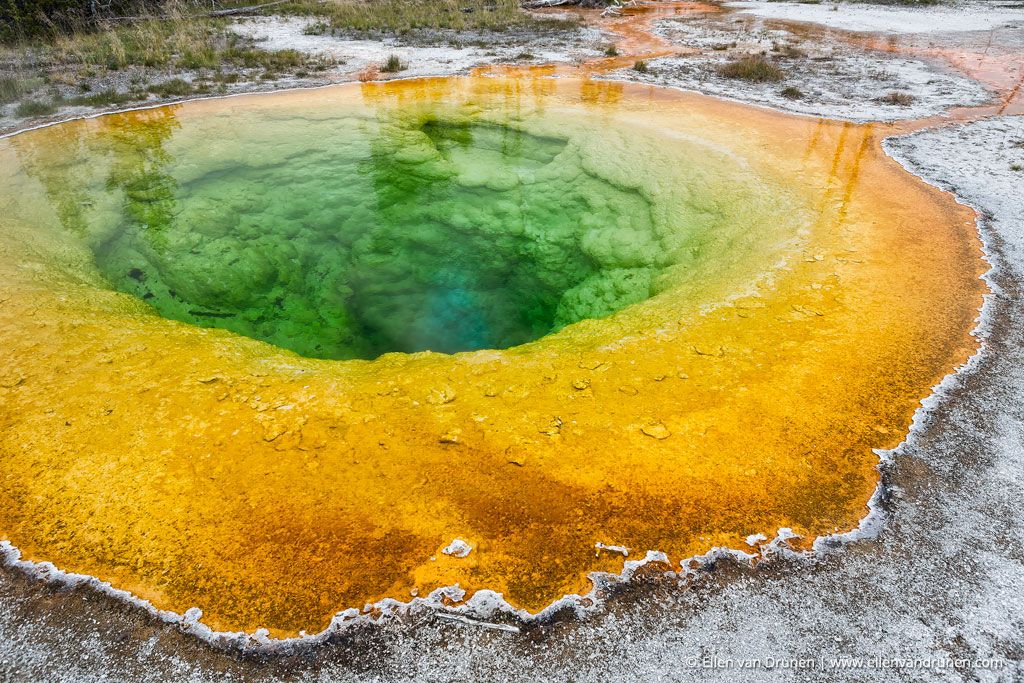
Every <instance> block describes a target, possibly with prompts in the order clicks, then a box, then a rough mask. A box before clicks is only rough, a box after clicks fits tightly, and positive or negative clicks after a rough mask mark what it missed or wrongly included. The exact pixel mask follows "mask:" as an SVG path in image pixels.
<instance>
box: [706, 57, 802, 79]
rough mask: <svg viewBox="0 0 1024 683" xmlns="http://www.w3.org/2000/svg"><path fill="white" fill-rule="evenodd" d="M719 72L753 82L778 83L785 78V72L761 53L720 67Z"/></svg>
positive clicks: (727, 76) (729, 76)
mask: <svg viewBox="0 0 1024 683" xmlns="http://www.w3.org/2000/svg"><path fill="white" fill-rule="evenodd" d="M718 73H719V74H720V75H722V76H725V77H726V78H739V79H742V80H744V81H750V82H752V83H777V82H778V81H781V80H782V79H783V78H785V75H786V74H785V73H784V72H783V71H782V69H780V68H779V67H777V66H776V65H775V64H772V63H771V62H769V61H768V60H767V59H765V58H764V57H762V56H761V55H748V56H746V57H742V58H740V59H737V60H735V61H732V62H727V63H725V64H723V65H722V66H720V67H719V68H718Z"/></svg>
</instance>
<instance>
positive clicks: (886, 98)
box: [878, 90, 917, 107]
mask: <svg viewBox="0 0 1024 683" xmlns="http://www.w3.org/2000/svg"><path fill="white" fill-rule="evenodd" d="M916 99H917V98H915V97H914V96H913V95H911V94H910V93H908V92H901V91H899V90H893V91H892V92H891V93H889V94H887V95H883V96H882V97H879V98H878V101H879V102H881V103H882V104H894V105H897V106H900V107H909V106H910V105H912V104H913V103H914V101H915V100H916Z"/></svg>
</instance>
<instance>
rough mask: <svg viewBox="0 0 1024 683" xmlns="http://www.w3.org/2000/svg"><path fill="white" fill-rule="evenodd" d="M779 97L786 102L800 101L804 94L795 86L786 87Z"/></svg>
mask: <svg viewBox="0 0 1024 683" xmlns="http://www.w3.org/2000/svg"><path fill="white" fill-rule="evenodd" d="M781 95H782V96H783V97H785V98H786V99H787V100H800V99H803V96H804V92H803V91H802V90H801V89H800V88H797V87H795V86H792V85H790V86H786V87H785V88H783V89H782V93H781Z"/></svg>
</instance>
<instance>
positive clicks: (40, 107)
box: [14, 100, 57, 118]
mask: <svg viewBox="0 0 1024 683" xmlns="http://www.w3.org/2000/svg"><path fill="white" fill-rule="evenodd" d="M55 111H57V104H56V103H55V102H53V101H46V102H40V101H39V100H25V101H24V102H22V103H21V104H19V105H18V108H17V109H15V110H14V113H15V114H16V115H17V116H21V117H23V118H29V117H36V116H48V115H50V114H52V113H53V112H55Z"/></svg>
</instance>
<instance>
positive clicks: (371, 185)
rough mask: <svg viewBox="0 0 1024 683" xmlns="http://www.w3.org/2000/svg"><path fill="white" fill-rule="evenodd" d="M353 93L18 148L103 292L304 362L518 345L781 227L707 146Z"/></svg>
mask: <svg viewBox="0 0 1024 683" xmlns="http://www.w3.org/2000/svg"><path fill="white" fill-rule="evenodd" d="M339 92H341V94H342V95H344V98H341V96H340V95H339V98H338V99H332V97H331V96H330V95H328V94H316V95H312V94H311V95H309V96H302V97H298V96H297V97H295V98H294V104H292V103H291V102H288V103H286V104H287V106H283V105H281V104H274V103H280V102H281V101H280V100H268V102H269V103H271V104H268V105H267V106H261V101H260V100H259V98H251V99H249V100H248V101H246V102H245V103H244V104H238V105H236V104H234V103H233V102H232V101H230V100H229V101H225V103H223V104H219V105H217V106H216V107H215V108H214V107H212V105H211V108H210V110H204V109H202V108H201V107H195V109H191V108H189V107H186V108H183V109H180V110H179V109H178V108H173V107H172V108H162V109H154V110H148V111H139V112H133V113H129V114H124V115H116V116H111V117H103V118H100V119H97V120H95V121H89V122H79V123H78V124H73V125H67V126H61V127H59V128H57V129H54V130H53V131H52V132H51V133H48V134H46V135H37V136H23V137H21V138H16V139H15V144H16V147H17V149H18V153H19V155H20V156H21V158H22V162H23V165H24V167H25V169H26V172H27V174H28V176H30V177H31V180H28V179H26V180H25V181H24V182H26V183H29V184H31V183H37V184H39V185H41V186H42V187H43V188H44V189H45V192H46V194H47V197H48V201H47V205H49V206H51V207H53V209H54V211H55V213H56V218H57V219H58V221H59V223H60V225H61V230H62V231H63V232H64V233H65V234H67V233H69V232H70V233H72V235H71V236H72V237H73V239H72V240H70V241H69V240H68V239H67V238H66V237H65V238H60V239H59V240H56V241H57V242H64V243H67V244H68V245H78V244H80V245H82V246H84V247H85V248H86V249H87V250H88V253H89V258H90V259H91V260H92V262H93V264H92V267H93V268H95V270H96V272H97V273H98V276H99V277H101V278H102V279H103V280H105V282H106V284H107V285H108V286H109V287H110V288H112V289H114V290H116V291H119V292H122V293H125V294H129V295H131V296H132V297H134V298H135V299H137V300H140V301H143V302H145V303H146V304H147V305H148V306H149V307H150V310H152V311H153V312H155V313H157V314H159V315H160V316H162V317H164V318H169V319H172V320H177V321H181V322H185V323H189V324H192V325H197V326H202V327H212V328H223V329H226V330H230V331H232V332H235V333H237V334H241V335H245V336H247V337H250V338H254V339H258V340H262V341H265V342H269V343H270V344H273V345H275V346H277V347H280V348H283V349H288V350H290V351H294V352H295V353H298V354H300V355H302V356H307V357H311V358H322V359H372V358H376V357H378V356H380V355H382V354H385V353H389V352H417V351H425V350H429V351H437V352H444V353H455V352H460V351H469V350H475V349H487V348H490V349H502V348H508V347H513V346H517V345H521V344H524V343H527V342H530V341H532V340H536V339H539V338H541V337H544V336H545V335H548V334H551V333H553V332H556V331H559V330H561V329H563V328H565V327H567V326H571V325H573V324H574V323H577V322H579V321H582V320H587V319H598V318H604V317H607V316H609V315H612V314H614V313H616V312H618V311H620V310H622V309H624V308H626V307H629V306H631V305H633V304H637V303H639V302H643V301H645V300H648V299H650V298H651V297H655V296H657V295H659V293H662V292H665V291H666V290H668V289H673V290H674V291H677V292H682V291H683V290H684V289H685V287H682V286H683V285H685V284H686V283H689V284H690V285H691V290H693V291H696V290H702V291H703V290H705V289H707V288H708V287H709V286H711V285H712V284H713V283H715V282H716V281H718V280H720V279H721V280H722V281H723V282H724V277H725V275H724V274H725V273H728V272H729V269H730V268H732V269H733V270H734V271H735V272H737V273H747V272H750V266H749V264H747V265H744V263H743V260H744V259H745V258H747V257H748V256H750V255H751V254H756V255H757V258H758V259H761V260H766V259H768V258H770V257H771V253H772V251H773V250H774V249H777V248H778V245H777V244H775V243H774V242H773V241H772V240H771V234H772V231H773V230H778V231H779V232H783V231H785V230H787V229H788V228H787V223H788V219H787V218H785V217H783V216H782V215H781V214H780V212H779V211H778V209H777V207H776V206H775V204H776V200H775V198H774V197H773V196H772V188H771V187H768V186H766V185H763V184H762V183H760V182H753V181H752V180H751V179H750V178H749V177H746V176H744V173H746V172H745V171H744V170H743V169H742V168H741V167H740V166H739V165H738V164H737V163H736V161H735V160H734V159H731V158H729V157H728V156H727V155H724V154H720V153H718V152H717V151H715V150H714V149H711V148H709V147H706V146H703V145H702V144H699V143H698V142H694V141H691V140H685V139H675V140H669V139H661V138H659V137H658V135H657V134H651V133H650V132H643V131H641V130H639V129H638V130H636V131H633V130H629V129H624V128H623V127H621V126H616V125H613V124H612V123H610V122H607V121H602V120H601V119H600V117H598V116H596V115H595V116H594V117H593V118H592V119H591V118H589V117H588V115H586V114H585V115H583V116H582V117H581V115H580V113H579V112H578V111H573V112H570V113H569V114H563V113H559V112H556V111H547V110H545V109H544V108H543V107H542V106H536V103H535V102H531V106H532V107H533V108H532V109H530V110H529V111H524V108H523V107H522V106H520V105H521V104H522V102H523V100H520V99H516V100H514V101H513V102H512V104H515V105H516V106H509V101H508V100H502V99H500V98H493V99H492V100H488V102H487V106H486V107H484V106H482V105H481V104H480V103H479V102H478V101H474V100H473V99H472V98H467V99H466V101H463V102H459V103H456V104H451V103H445V102H444V101H443V100H439V101H430V100H420V101H418V102H416V104H415V106H405V105H403V104H402V103H395V102H384V103H381V102H366V101H363V102H360V101H358V98H356V99H355V100H353V98H352V97H351V94H350V93H345V92H344V91H339ZM539 102H540V103H541V104H543V102H544V100H543V98H541V99H540V100H539ZM517 107H518V108H517ZM747 176H749V173H747ZM15 181H16V182H23V181H20V180H17V179H15ZM14 201H17V200H14ZM34 210H35V208H34V206H33V207H28V208H26V209H25V211H34ZM12 211H14V212H17V211H21V209H17V208H14V209H12ZM765 216H775V217H774V218H771V220H769V221H765V220H764V218H765ZM48 221H49V219H48V218H47V217H46V216H40V217H36V218H33V219H32V223H33V224H35V225H46V224H48ZM40 239H42V238H40ZM46 248H49V247H46ZM58 258H63V257H58ZM72 271H73V272H81V273H83V275H82V277H89V276H88V275H87V273H86V270H85V269H83V267H82V266H81V264H79V263H77V262H76V263H75V264H74V265H73V266H69V267H68V272H72ZM723 286H724V285H723ZM681 287H682V288H681ZM699 294H700V296H698V295H697V294H694V295H693V296H692V297H691V299H692V300H693V301H702V300H706V296H707V293H706V292H704V293H699ZM679 296H683V295H682V294H679Z"/></svg>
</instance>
